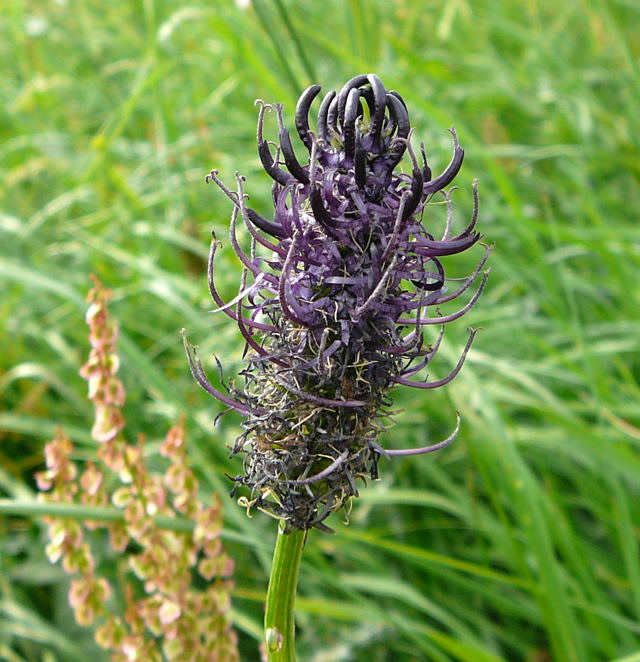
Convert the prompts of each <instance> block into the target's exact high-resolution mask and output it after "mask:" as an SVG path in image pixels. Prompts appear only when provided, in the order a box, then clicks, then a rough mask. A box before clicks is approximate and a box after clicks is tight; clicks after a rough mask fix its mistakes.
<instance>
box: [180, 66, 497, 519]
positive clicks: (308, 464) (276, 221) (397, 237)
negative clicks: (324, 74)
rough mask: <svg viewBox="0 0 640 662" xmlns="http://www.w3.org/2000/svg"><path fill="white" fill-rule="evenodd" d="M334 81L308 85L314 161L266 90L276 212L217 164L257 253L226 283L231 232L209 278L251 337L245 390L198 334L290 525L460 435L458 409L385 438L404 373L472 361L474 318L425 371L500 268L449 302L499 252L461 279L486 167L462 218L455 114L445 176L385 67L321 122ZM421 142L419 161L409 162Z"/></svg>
mask: <svg viewBox="0 0 640 662" xmlns="http://www.w3.org/2000/svg"><path fill="white" fill-rule="evenodd" d="M319 92H320V86H319V85H313V86H311V87H310V88H308V89H307V90H306V91H305V92H304V93H303V94H302V96H301V97H300V100H299V101H298V105H297V108H296V114H295V126H296V130H297V133H298V135H299V137H300V140H301V141H302V143H303V145H304V146H305V147H306V151H307V152H308V156H307V158H305V159H304V161H300V160H299V158H298V156H297V155H296V153H295V152H294V149H293V144H292V141H291V136H290V134H289V131H288V130H287V128H286V127H285V125H284V121H283V117H282V106H281V105H275V106H269V105H267V104H265V103H263V102H262V101H258V102H257V103H258V104H259V115H258V154H259V157H260V160H261V162H262V165H263V166H264V169H265V170H266V172H267V173H268V174H269V175H270V176H271V177H272V179H273V180H274V184H273V203H274V208H275V213H274V216H273V219H271V220H270V219H267V218H265V217H263V216H261V215H260V214H258V213H257V212H256V211H254V210H253V209H250V208H249V207H248V206H247V203H246V198H247V196H246V195H245V194H244V189H243V183H244V179H243V178H242V177H241V176H238V175H237V176H236V178H237V191H235V192H232V191H230V190H229V189H228V188H227V187H226V186H225V185H224V184H223V183H222V182H221V181H220V179H219V178H218V173H217V172H216V171H212V172H211V174H210V175H208V176H207V178H206V179H207V181H213V182H215V183H216V184H217V185H218V186H219V187H220V188H221V189H222V190H223V191H224V193H225V194H226V195H227V196H228V197H229V198H230V199H231V201H232V202H233V204H234V209H233V214H232V218H231V228H230V241H231V245H232V246H233V248H234V250H235V252H236V254H237V255H238V257H239V258H240V260H241V262H242V264H243V266H244V271H243V275H242V279H241V284H240V292H239V294H238V296H237V297H236V298H235V299H234V300H233V301H231V302H229V303H225V302H224V301H223V300H222V299H221V298H220V296H219V294H218V292H217V290H216V286H215V278H214V255H215V251H216V249H217V248H218V246H219V243H218V241H217V239H216V237H215V235H214V237H213V241H212V244H211V253H210V257H209V288H210V291H211V296H212V297H213V299H214V301H215V302H216V304H217V305H218V306H219V309H218V310H219V311H223V312H224V313H226V314H227V315H228V316H229V317H231V318H232V319H234V320H235V321H236V323H237V325H238V327H239V330H240V332H241V334H242V336H243V338H244V340H245V342H246V353H245V360H246V368H245V369H244V370H243V371H242V373H241V375H242V376H243V378H244V386H243V388H242V390H238V389H236V388H235V387H233V386H230V387H229V389H228V394H227V395H225V394H224V393H222V392H220V391H219V390H217V389H215V388H214V387H213V386H212V385H211V384H210V382H209V381H208V379H207V377H206V375H205V374H204V371H203V369H202V366H201V364H200V361H199V359H198V357H197V354H196V352H195V349H194V348H192V347H190V346H189V345H188V344H187V343H186V341H185V344H186V346H187V351H188V356H189V363H190V366H191V370H192V373H193V375H194V377H195V379H196V380H197V381H198V383H199V384H200V385H201V386H202V387H203V388H204V389H205V390H207V391H208V392H209V393H210V394H212V395H213V396H215V397H216V398H218V399H219V400H221V401H222V402H223V403H224V404H226V405H228V406H229V407H230V408H232V409H234V410H236V411H238V412H239V413H241V414H243V415H244V417H245V420H244V424H243V425H244V432H243V434H242V435H241V436H240V438H239V439H238V440H237V442H236V444H235V446H234V449H233V453H242V454H244V473H243V474H242V475H240V476H238V477H236V478H235V481H236V483H237V484H240V485H244V486H246V487H248V488H249V490H250V496H249V497H248V498H247V497H244V498H243V502H244V503H245V504H246V505H247V506H248V507H255V508H258V509H260V510H264V511H266V512H268V513H270V514H272V515H274V516H276V517H278V518H282V519H284V520H285V521H286V525H287V527H288V528H289V529H308V528H311V527H319V528H326V527H325V525H324V524H323V521H324V520H325V518H326V517H327V516H328V515H329V514H330V513H331V512H332V511H334V510H337V509H338V508H340V507H341V506H342V505H344V503H345V502H346V500H347V499H348V498H349V497H351V496H353V495H357V488H356V483H357V481H358V479H361V480H366V479H367V478H368V477H371V478H376V477H377V472H378V469H377V465H378V459H379V457H380V455H402V454H407V455H408V454H418V453H426V452H430V451H432V450H436V449H437V448H440V447H442V446H444V445H446V444H447V443H450V441H451V440H452V439H453V438H454V437H455V435H456V434H457V431H458V426H457V425H456V429H455V431H454V432H453V434H452V435H451V436H450V437H449V438H448V439H446V440H444V441H443V442H441V443H439V444H435V445H434V446H428V447H426V448H420V449H412V450H406V451H402V450H385V449H383V448H382V447H381V446H380V445H379V443H378V438H379V436H380V433H381V431H382V430H383V428H384V422H385V419H386V418H387V417H388V416H389V414H390V409H389V408H390V406H391V400H390V398H389V391H390V389H391V388H392V387H393V386H395V385H396V384H405V385H408V386H413V387H417V388H422V389H430V388H435V387H437V386H441V385H443V384H446V383H448V382H449V381H451V380H452V379H453V378H454V377H455V376H456V375H457V373H458V372H459V371H460V368H461V367H462V364H463V362H464V359H465V356H466V354H467V352H468V351H469V347H470V346H471V342H472V341H473V337H474V334H475V332H474V331H473V330H472V331H470V334H469V339H468V342H467V344H466V346H465V348H464V350H463V353H462V356H461V358H460V360H459V362H458V364H457V366H456V367H455V368H454V370H453V371H452V372H451V374H450V375H449V376H447V377H445V378H444V379H441V380H438V381H432V382H427V381H416V380H415V379H410V378H411V377H414V376H415V375H416V374H417V373H418V372H419V371H421V370H422V369H424V368H425V367H426V366H427V365H428V364H429V363H430V362H431V360H432V359H433V357H434V355H435V354H436V352H437V350H438V346H439V343H440V339H441V338H442V334H440V336H439V338H438V340H437V341H436V342H435V343H433V344H426V343H425V342H424V340H423V333H422V331H423V327H425V326H428V325H434V324H436V325H443V324H445V323H446V322H449V321H452V320H454V319H457V318H459V317H461V316H462V315H463V314H464V313H466V312H467V311H468V310H469V309H470V308H471V307H472V306H473V305H474V304H475V302H476V301H477V299H478V297H479V296H480V294H481V292H482V289H483V287H484V285H485V282H486V279H487V273H483V274H482V279H481V281H480V284H479V286H478V288H477V290H476V292H475V294H474V295H473V296H472V297H471V299H470V300H469V301H468V303H467V304H466V305H464V306H463V307H461V308H460V309H459V310H458V311H457V312H454V313H452V314H449V315H444V316H442V315H440V313H439V312H438V311H437V307H438V305H440V304H443V303H446V302H448V301H451V300H453V299H455V298H456V297H457V296H459V295H460V294H462V293H463V292H465V291H466V290H467V289H468V288H469V287H470V286H471V285H472V284H473V283H474V282H475V281H476V279H477V278H478V276H479V275H480V274H481V273H482V269H483V266H484V264H485V261H486V259H487V256H488V249H486V250H485V254H484V256H483V257H482V259H481V260H480V263H479V264H478V266H477V268H476V269H475V270H474V272H473V273H472V274H470V275H469V276H468V277H467V278H466V279H464V280H463V281H462V282H461V283H459V286H458V288H457V289H456V290H454V291H453V292H450V293H447V292H446V289H445V280H446V279H445V272H444V268H443V266H442V263H441V261H440V259H439V258H441V257H443V256H446V255H453V254H456V253H460V252H462V251H464V250H466V249H467V248H469V247H471V246H473V245H474V244H475V243H476V242H477V241H478V240H479V239H480V237H481V235H480V234H478V232H477V231H476V230H475V225H476V220H477V216H478V195H477V189H476V185H475V182H474V189H473V198H474V211H473V215H472V219H471V222H470V223H469V225H468V226H467V227H466V228H465V229H464V231H462V232H461V233H459V234H457V235H455V236H453V233H452V209H451V198H450V194H449V193H446V192H444V191H443V189H444V187H446V186H447V185H448V184H450V183H451V182H452V180H453V179H454V177H455V176H456V174H457V173H458V171H459V170H460V167H461V165H462V160H463V156H464V152H463V150H462V148H461V147H460V145H459V143H458V138H457V135H456V132H455V130H454V129H451V135H452V138H453V149H454V151H453V157H452V159H451V162H450V163H449V165H448V166H447V168H446V169H445V170H444V172H443V173H442V174H440V175H439V176H437V177H435V178H433V177H432V173H431V169H430V168H429V165H428V163H427V159H426V156H425V151H424V146H423V145H421V161H420V162H419V161H418V159H417V158H416V155H415V154H414V152H413V150H412V148H411V145H410V133H411V129H410V123H409V116H408V112H407V108H406V106H405V103H404V101H403V100H402V98H401V97H400V95H399V94H397V93H396V92H394V91H387V90H386V89H385V88H384V86H383V84H382V82H381V80H380V79H379V78H378V77H377V76H376V75H375V74H367V75H360V76H356V77H354V78H352V79H351V80H350V81H349V82H347V83H346V85H345V86H344V87H343V88H342V90H341V91H340V92H339V93H338V94H336V93H335V92H329V94H327V95H326V96H325V97H324V99H323V101H322V103H321V105H320V109H319V111H318V119H317V124H316V126H317V130H316V132H313V131H312V130H311V129H310V127H309V119H308V115H309V109H310V106H311V104H312V102H313V101H314V99H315V98H316V97H317V96H318V94H319ZM273 109H275V112H276V116H277V120H278V126H279V133H278V143H277V144H273V143H270V142H269V141H267V140H266V139H265V138H264V135H263V123H264V117H265V112H266V111H267V110H273ZM405 153H407V154H408V157H409V164H410V170H411V172H410V174H409V173H404V172H402V170H401V169H400V161H401V160H402V158H403V156H404V155H405ZM438 192H440V193H441V195H442V196H443V197H444V201H445V203H446V207H447V221H446V225H445V230H444V234H443V235H442V237H441V238H440V239H435V238H434V236H433V235H432V234H430V233H429V232H428V231H427V229H426V228H425V227H424V226H423V224H422V215H423V211H424V210H425V206H426V204H427V203H428V202H429V200H430V199H431V198H432V197H433V196H434V194H436V193H438ZM238 218H240V219H241V220H242V222H243V223H244V225H245V226H246V228H247V230H248V231H249V233H250V234H251V237H252V247H251V252H250V254H248V255H247V254H245V253H244V252H243V250H242V248H241V247H240V245H239V243H238V241H237V239H236V223H237V221H238ZM258 246H260V247H261V248H262V249H263V250H262V253H263V255H258V254H257V248H258ZM434 310H435V311H436V312H435V314H433V312H432V311H434Z"/></svg>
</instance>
